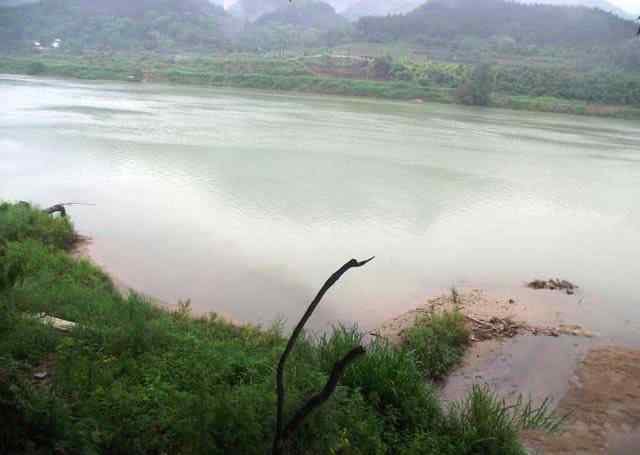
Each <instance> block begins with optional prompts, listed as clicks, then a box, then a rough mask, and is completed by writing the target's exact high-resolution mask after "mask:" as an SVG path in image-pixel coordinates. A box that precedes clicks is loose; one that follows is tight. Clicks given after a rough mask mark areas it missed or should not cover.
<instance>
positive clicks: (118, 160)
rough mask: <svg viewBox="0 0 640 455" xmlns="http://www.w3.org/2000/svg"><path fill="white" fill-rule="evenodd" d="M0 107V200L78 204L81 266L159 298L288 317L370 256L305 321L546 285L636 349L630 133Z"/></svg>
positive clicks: (256, 106) (197, 101)
mask: <svg viewBox="0 0 640 455" xmlns="http://www.w3.org/2000/svg"><path fill="white" fill-rule="evenodd" d="M0 100H1V104H2V109H0V198H8V199H14V200H20V199H22V200H32V201H35V202H38V203H40V204H42V205H48V204H53V203H57V202H67V201H79V202H91V203H94V204H95V206H93V207H84V206H78V207H73V208H72V209H71V215H72V216H73V219H74V221H75V223H76V226H77V228H78V229H79V230H80V231H81V232H82V233H83V234H86V235H89V236H91V237H93V239H94V242H93V245H92V247H91V248H92V255H93V256H94V257H95V258H96V259H97V261H98V262H100V263H101V264H103V265H104V266H105V267H106V268H107V269H108V270H109V271H111V272H114V273H115V274H116V275H117V276H119V277H122V278H124V279H125V280H126V281H127V282H128V283H129V284H130V285H131V286H133V287H134V288H136V289H139V290H140V291H142V292H144V293H146V294H149V295H154V296H157V297H158V298H159V299H161V300H163V301H167V302H175V301H177V300H178V299H191V301H192V306H193V308H194V309H195V310H196V311H199V312H208V311H215V312H219V313H224V314H228V315H230V316H232V317H233V318H235V319H236V320H243V321H250V322H254V323H263V324H269V323H270V322H271V321H273V320H274V319H275V318H277V317H284V318H285V319H287V320H289V321H291V320H295V319H297V318H298V317H299V315H300V314H301V312H302V311H303V308H304V306H305V305H306V303H307V302H308V301H309V299H310V298H311V297H312V296H313V295H314V294H315V292H316V291H317V289H318V288H319V286H320V285H321V283H322V282H324V280H325V279H326V278H327V276H328V275H329V274H330V273H332V272H333V271H334V270H335V269H336V268H337V267H338V266H339V265H341V264H343V263H344V262H345V261H346V260H348V259H350V258H351V257H357V258H364V257H368V256H371V255H376V256H377V259H376V261H374V262H373V263H371V264H370V265H369V266H367V267H366V268H365V269H360V270H357V271H353V272H351V273H349V275H348V276H346V277H345V279H344V280H343V281H342V282H341V283H340V284H339V285H338V286H337V287H336V288H335V289H334V290H333V291H332V292H331V294H330V295H329V296H328V298H327V299H326V301H325V302H324V303H323V305H322V307H321V308H320V310H319V311H318V313H317V314H316V315H314V319H313V321H312V322H313V324H315V327H325V326H326V325H327V324H329V323H331V322H335V321H342V322H347V323H355V322H357V323H359V324H360V325H362V326H364V327H366V328H370V327H375V326H376V325H377V324H379V323H380V322H381V321H383V320H385V319H387V318H390V317H393V316H396V315H398V314H401V313H403V312H405V311H407V310H409V309H412V308H414V307H415V306H416V305H418V304H420V303H421V302H422V301H424V298H425V297H426V296H427V295H430V294H431V291H432V290H433V289H434V288H438V289H440V288H447V287H450V286H452V285H456V286H465V285H472V286H477V287H481V288H485V289H492V288H496V287H497V288H499V287H511V288H514V289H516V288H518V286H520V285H521V284H522V283H524V282H525V281H527V280H532V279H535V278H543V279H547V278H552V277H559V278H562V279H568V280H571V281H572V282H575V283H576V284H578V285H580V286H581V289H580V293H579V295H577V296H576V299H575V300H574V301H573V302H574V303H576V302H578V301H580V308H579V310H578V311H577V314H579V315H581V317H582V319H584V320H585V321H584V322H585V323H587V324H586V325H587V326H589V327H590V328H591V329H592V330H594V331H597V332H600V333H609V334H615V335H619V336H621V337H625V338H626V339H629V340H633V339H634V338H639V335H640V296H639V294H638V292H637V285H638V282H639V278H640V261H638V257H640V210H638V207H639V206H638V196H639V195H640V193H639V188H640V125H639V124H638V123H637V122H630V121H624V120H617V119H600V118H590V117H573V116H561V115H552V114H541V113H527V112H513V111H505V110H497V109H475V108H467V107H461V106H446V105H437V104H429V103H426V104H420V105H418V104H411V103H398V102H388V101H376V100H367V99H349V98H337V97H322V96H310V95H288V94H287V95H284V94H269V93H262V92H251V91H238V90H223V89H205V88H184V87H174V86H168V85H153V84H120V83H83V82H77V81H63V80H51V79H34V78H28V77H16V76H0ZM542 304H544V301H543V302H542ZM572 305H573V303H572Z"/></svg>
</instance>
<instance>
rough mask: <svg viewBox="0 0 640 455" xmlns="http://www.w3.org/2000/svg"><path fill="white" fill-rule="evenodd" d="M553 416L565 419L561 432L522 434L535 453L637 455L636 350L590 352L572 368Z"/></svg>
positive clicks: (639, 376)
mask: <svg viewBox="0 0 640 455" xmlns="http://www.w3.org/2000/svg"><path fill="white" fill-rule="evenodd" d="M558 412H560V413H563V414H567V415H568V420H567V423H566V427H565V431H564V432H562V433H560V434H558V435H555V436H549V435H544V434H540V433H529V434H527V435H525V440H526V442H527V443H528V445H529V446H530V447H531V448H533V449H535V450H537V451H538V453H544V454H545V455H564V454H576V455H596V454H611V455H623V454H625V455H627V454H628V455H631V454H638V453H640V440H639V439H638V434H639V433H640V351H638V350H632V349H626V348H619V347H604V348H596V349H593V350H592V351H591V352H589V354H588V355H587V357H586V359H585V360H584V361H583V362H582V363H581V365H580V367H579V368H578V370H577V372H576V375H575V376H574V378H573V380H572V381H571V384H570V387H569V391H568V393H567V394H566V396H565V397H564V398H563V399H562V401H561V402H560V405H559V407H558Z"/></svg>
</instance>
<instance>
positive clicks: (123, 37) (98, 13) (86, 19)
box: [0, 0, 228, 51]
mask: <svg viewBox="0 0 640 455" xmlns="http://www.w3.org/2000/svg"><path fill="white" fill-rule="evenodd" d="M227 26H228V16H227V14H226V13H225V11H224V10H223V9H222V8H221V7H219V6H216V5H213V4H211V3H210V2H209V1H208V0H134V1H132V0H108V1H96V0H42V1H41V2H40V3H36V4H29V5H23V6H18V7H12V8H6V7H5V8H0V46H3V47H9V48H11V49H24V48H30V47H31V46H32V45H33V42H34V41H38V42H41V43H43V46H45V45H46V44H47V43H51V42H52V41H53V40H56V39H59V40H61V43H62V44H61V45H60V50H65V49H66V50H81V49H98V50H104V51H107V50H135V49H146V50H165V49H179V48H188V49H197V48H211V47H219V46H222V45H223V44H224V42H225V36H224V35H225V33H224V31H225V27H227Z"/></svg>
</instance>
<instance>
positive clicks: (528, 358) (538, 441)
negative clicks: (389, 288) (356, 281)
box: [376, 289, 640, 455]
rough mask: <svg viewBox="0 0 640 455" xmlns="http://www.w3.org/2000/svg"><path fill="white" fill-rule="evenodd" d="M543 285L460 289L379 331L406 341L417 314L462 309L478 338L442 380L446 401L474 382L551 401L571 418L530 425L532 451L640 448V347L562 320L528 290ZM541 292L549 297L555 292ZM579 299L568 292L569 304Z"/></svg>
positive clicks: (624, 453) (511, 395) (615, 454)
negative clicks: (515, 289) (553, 430)
mask: <svg viewBox="0 0 640 455" xmlns="http://www.w3.org/2000/svg"><path fill="white" fill-rule="evenodd" d="M536 292H540V291H530V292H529V293H520V294H519V296H518V297H517V298H514V296H513V294H507V295H497V294H496V293H488V292H485V291H481V290H478V289H466V290H465V289H463V290H456V291H455V293H453V294H451V293H447V294H443V295H441V296H437V297H434V298H431V299H429V300H428V301H427V302H426V303H425V304H424V305H422V306H420V307H418V308H416V309H415V310H413V311H410V312H408V313H406V314H403V315H400V316H398V317H396V318H394V319H392V320H389V321H387V322H385V323H384V324H382V325H381V326H380V327H379V329H378V330H377V331H376V334H377V336H384V337H388V338H389V339H392V340H394V341H395V342H399V341H400V340H402V338H403V337H404V336H405V335H404V333H405V332H406V331H407V330H410V329H411V327H412V326H413V324H414V321H415V320H416V318H421V317H424V314H431V313H433V312H441V311H448V309H450V308H457V310H458V311H459V312H460V313H461V314H462V315H463V316H464V317H465V318H466V319H467V322H468V326H469V327H470V328H471V330H472V335H471V337H472V340H474V341H473V343H472V345H471V347H470V348H469V350H468V351H467V353H466V354H465V357H464V361H463V363H462V365H461V366H460V367H459V368H457V369H456V370H454V371H453V372H452V374H450V375H449V376H448V377H447V379H446V381H445V382H444V384H443V385H442V388H441V389H440V396H441V398H442V399H443V400H445V401H454V402H455V401H457V400H460V399H461V398H463V397H464V396H465V394H466V393H467V391H468V390H469V389H470V388H471V387H473V386H474V384H485V385H486V386H488V387H490V389H491V390H492V391H494V392H495V393H497V394H498V396H501V397H504V398H506V399H507V400H509V401H514V400H517V399H518V397H520V396H526V397H529V398H531V399H533V401H534V402H537V403H540V402H543V401H544V400H550V403H551V406H553V408H554V409H555V410H556V412H557V413H558V414H559V415H563V416H566V420H565V422H564V424H563V427H562V430H561V431H560V432H558V433H557V434H554V435H548V434H543V433H540V432H537V431H532V432H527V433H526V434H525V436H524V441H525V443H526V445H527V447H529V448H530V449H531V451H532V453H536V454H537V453H541V454H545V455H568V454H584V455H587V454H588V455H593V454H609V455H630V454H634V453H636V452H637V449H638V447H640V440H638V437H637V434H638V430H640V379H638V378H639V377H640V373H639V372H638V368H640V367H639V366H638V365H639V362H638V358H639V357H640V350H638V349H635V348H630V347H626V346H620V345H611V344H609V343H610V342H609V341H608V340H606V339H603V338H601V337H600V336H599V335H598V334H595V333H592V332H591V331H589V330H588V329H587V328H584V327H581V326H579V325H575V324H567V323H566V322H563V320H562V318H561V317H559V315H560V312H558V311H553V310H552V311H549V308H546V309H544V308H541V307H540V305H539V302H536V300H535V299H532V298H530V297H529V298H528V297H527V295H528V294H533V293H536ZM541 292H543V293H545V294H547V295H548V296H550V297H552V294H553V293H554V291H541ZM556 293H557V292H556ZM558 294H560V293H558ZM523 296H524V297H523ZM579 299H580V297H579V296H575V295H569V296H567V295H565V296H561V301H562V304H563V305H567V304H570V301H571V300H576V301H578V300H579ZM537 303H538V304H537Z"/></svg>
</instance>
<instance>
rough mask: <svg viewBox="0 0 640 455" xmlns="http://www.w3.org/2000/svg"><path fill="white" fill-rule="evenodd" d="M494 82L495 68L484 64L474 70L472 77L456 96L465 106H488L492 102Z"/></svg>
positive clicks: (459, 89)
mask: <svg viewBox="0 0 640 455" xmlns="http://www.w3.org/2000/svg"><path fill="white" fill-rule="evenodd" d="M494 80H495V75H494V71H493V66H492V65H491V64H489V63H482V64H480V65H478V66H476V67H475V68H474V69H473V72H472V73H471V77H470V78H469V79H468V80H467V81H465V82H464V84H462V85H461V86H460V87H459V88H458V90H457V92H456V95H457V97H458V99H459V100H460V101H461V102H463V103H464V104H471V105H474V106H488V105H489V102H490V101H491V93H492V92H493V86H494Z"/></svg>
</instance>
